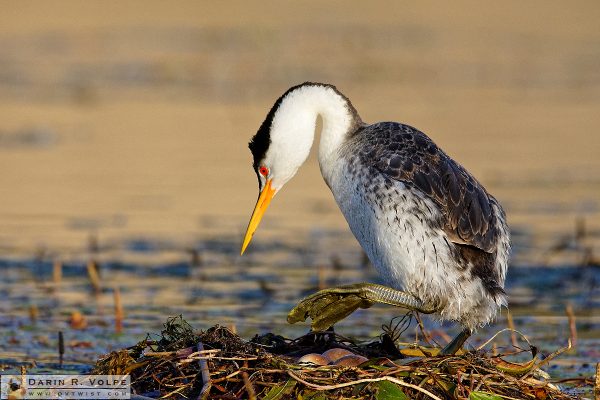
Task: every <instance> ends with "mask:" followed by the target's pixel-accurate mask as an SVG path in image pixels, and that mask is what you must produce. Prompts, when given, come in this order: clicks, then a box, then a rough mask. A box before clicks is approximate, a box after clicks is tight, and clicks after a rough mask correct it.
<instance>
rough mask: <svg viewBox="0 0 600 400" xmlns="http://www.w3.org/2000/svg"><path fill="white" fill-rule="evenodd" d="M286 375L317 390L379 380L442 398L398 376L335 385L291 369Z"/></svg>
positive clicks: (435, 397)
mask: <svg viewBox="0 0 600 400" xmlns="http://www.w3.org/2000/svg"><path fill="white" fill-rule="evenodd" d="M288 375H289V376H291V377H292V378H294V379H295V380H297V381H298V382H301V383H303V384H305V385H306V386H308V387H311V388H313V389H317V390H333V389H339V388H343V387H346V386H353V385H357V384H359V383H367V382H380V381H390V382H393V383H395V384H397V385H400V386H405V387H409V388H411V389H414V390H417V391H419V392H421V393H423V394H425V395H427V396H429V397H430V398H432V399H434V400H442V399H440V398H439V397H437V396H436V395H435V394H433V393H431V392H430V391H428V390H426V389H423V388H422V387H419V386H417V385H413V384H411V383H406V382H404V381H402V380H400V379H398V378H394V377H392V376H383V377H381V378H365V379H358V380H355V381H352V382H344V383H338V384H337V385H316V384H314V383H310V382H308V381H305V380H304V379H302V378H300V377H299V376H297V375H296V374H294V373H293V372H292V371H288Z"/></svg>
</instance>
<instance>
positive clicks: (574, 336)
mask: <svg viewBox="0 0 600 400" xmlns="http://www.w3.org/2000/svg"><path fill="white" fill-rule="evenodd" d="M565 311H566V313H567V318H568V319H569V331H570V333H571V342H572V343H573V346H577V324H576V322H575V313H574V312H573V306H572V305H571V304H567V306H566V307H565Z"/></svg>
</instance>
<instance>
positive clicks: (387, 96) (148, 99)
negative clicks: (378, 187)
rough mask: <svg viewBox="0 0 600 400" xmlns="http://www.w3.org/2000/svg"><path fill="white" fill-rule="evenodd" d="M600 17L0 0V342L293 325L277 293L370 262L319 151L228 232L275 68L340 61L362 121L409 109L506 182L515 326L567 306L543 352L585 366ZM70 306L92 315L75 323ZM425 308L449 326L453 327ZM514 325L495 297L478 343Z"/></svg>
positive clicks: (537, 327) (52, 356)
mask: <svg viewBox="0 0 600 400" xmlns="http://www.w3.org/2000/svg"><path fill="white" fill-rule="evenodd" d="M232 10H236V12H232ZM265 10H268V11H269V12H268V13H266V12H265ZM333 16H335V18H334V17H333ZM599 19H600V7H599V6H598V4H597V2H578V3H576V4H569V5H568V6H567V5H564V6H563V5H561V4H559V3H556V4H548V3H547V2H541V1H534V2H529V3H527V4H521V3H518V2H516V3H513V4H512V5H511V6H507V5H506V4H494V5H492V4H486V5H485V6H484V5H479V4H477V3H475V4H470V3H469V4H467V2H465V3H464V4H462V7H458V6H457V7H453V8H452V9H449V8H448V9H446V8H444V7H439V6H438V5H437V4H426V3H423V4H412V5H407V4H403V5H400V4H397V3H396V2H391V1H390V2H382V3H381V4H380V6H378V7H375V6H371V5H366V4H363V3H362V2H331V3H328V4H321V3H320V2H309V3H303V4H285V5H282V4H280V3H278V2H272V3H268V4H264V5H262V8H260V9H259V8H257V7H253V6H251V5H249V4H246V3H245V2H231V3H227V4H226V5H225V4H221V3H209V4H203V3H181V4H180V5H179V6H178V7H176V8H167V5H166V4H164V3H161V2H143V3H136V2H119V3H105V2H85V3H80V2H64V3H56V4H52V5H50V4H46V3H22V2H8V3H6V4H4V5H3V12H2V13H1V15H0V188H2V194H1V196H0V226H1V227H2V229H0V313H1V314H0V331H1V332H2V335H1V336H0V365H6V368H14V367H15V366H16V365H18V363H21V362H22V363H26V364H28V365H29V364H30V363H31V362H33V361H34V360H35V361H36V362H38V363H40V365H42V366H43V367H44V368H45V367H50V368H52V367H53V366H54V365H53V364H54V363H56V362H57V354H56V346H57V344H56V343H57V332H58V331H63V332H64V334H65V340H66V343H67V351H66V353H65V360H66V363H67V364H69V365H70V366H73V367H75V368H85V366H89V365H90V364H91V363H93V361H94V360H95V359H96V358H97V356H98V355H99V354H102V353H105V352H108V351H110V350H114V349H117V348H121V347H123V346H129V345H131V344H133V343H135V342H136V341H138V340H141V339H142V338H143V337H144V336H145V334H146V333H147V332H156V331H158V330H160V328H161V326H162V323H164V322H165V320H166V318H167V317H169V316H173V315H178V314H183V316H184V318H186V319H187V320H188V321H189V322H190V323H191V324H192V325H193V326H194V327H195V328H198V329H202V328H207V327H210V326H211V325H213V324H216V323H219V324H222V325H228V326H235V328H236V329H237V331H238V332H239V333H240V334H242V335H243V336H245V337H251V336H253V335H254V334H256V333H262V332H267V331H273V332H276V333H281V334H283V335H286V336H289V337H295V336H299V335H301V334H303V333H304V332H305V331H306V329H307V326H306V325H294V326H290V325H288V324H287V323H286V322H285V315H286V313H287V311H288V310H289V309H290V307H292V306H293V305H294V303H295V302H296V301H297V300H298V299H299V298H301V297H302V296H303V295H306V294H308V293H310V291H312V290H315V289H316V288H317V287H318V286H319V284H320V285H326V286H329V285H335V284H341V283H349V282H358V281H365V280H366V281H377V279H378V277H377V276H376V275H375V272H374V271H373V269H372V268H371V267H370V266H369V265H368V264H367V263H365V262H364V260H363V256H362V252H361V250H360V248H359V247H358V245H357V244H356V242H355V240H354V238H353V237H352V236H351V234H350V233H349V231H348V230H347V227H346V223H345V221H344V220H343V218H342V216H341V215H340V213H339V211H338V209H337V206H336V204H335V202H334V201H333V199H332V197H331V194H330V193H329V191H328V189H327V187H326V186H325V184H324V183H323V182H322V178H321V177H320V174H319V169H318V165H317V163H316V159H315V157H314V155H313V156H311V158H310V159H309V160H308V161H307V164H306V165H305V167H304V168H303V169H302V170H301V171H300V172H299V174H298V176H297V177H296V178H295V179H294V180H293V181H292V182H290V184H288V185H287V186H286V188H285V190H284V191H282V192H281V194H279V195H278V196H277V199H276V200H274V202H273V205H272V206H271V208H270V210H269V213H268V215H267V216H266V217H265V220H264V221H263V223H262V225H261V227H260V229H259V231H258V233H257V235H256V236H255V238H254V240H253V243H252V245H251V247H250V249H249V251H248V252H247V254H246V255H244V257H242V258H240V257H239V255H238V254H239V247H240V243H241V239H242V235H243V232H244V230H245V227H246V224H247V220H248V218H249V215H250V212H251V211H252V208H253V206H254V202H255V200H256V189H257V188H256V178H255V176H254V173H253V171H252V170H251V168H250V165H251V157H250V153H249V151H248V149H247V142H248V140H249V138H250V137H251V136H252V135H253V134H254V132H255V131H256V129H257V128H258V126H259V125H260V123H261V122H262V120H263V118H264V116H265V114H266V112H267V111H268V109H269V108H270V107H271V105H272V103H273V101H274V100H275V99H276V98H277V97H278V96H279V95H280V94H281V93H282V92H283V91H284V90H286V89H287V88H288V87H290V86H292V85H294V84H297V83H299V82H302V81H306V80H313V81H324V82H330V83H334V84H336V85H337V86H338V88H339V89H340V90H341V91H342V92H344V93H345V94H346V95H348V97H349V98H350V99H352V101H353V103H354V105H355V107H356V108H357V109H358V110H359V112H360V114H361V116H362V118H363V119H364V120H365V121H379V120H398V121H402V122H405V123H409V124H411V125H414V126H416V127H418V128H420V129H422V130H423V131H425V132H426V133H428V134H429V135H430V136H431V137H432V138H433V139H434V140H435V141H436V143H438V144H439V145H440V146H441V147H442V148H443V149H444V150H446V151H447V152H448V153H449V154H450V155H452V156H453V157H454V158H455V159H457V160H459V161H460V162H461V163H462V164H463V165H464V166H465V167H467V168H468V169H469V170H470V171H472V172H473V173H474V174H475V175H476V176H477V177H478V178H479V179H480V180H481V182H482V183H483V184H484V185H485V186H486V188H488V190H489V191H490V192H491V193H493V194H494V195H495V196H496V197H497V198H498V199H499V200H500V201H501V203H502V204H503V205H504V207H505V208H506V211H507V214H508V217H509V222H510V225H511V228H512V234H513V258H512V264H511V269H510V271H509V275H508V283H507V292H508V294H509V298H510V310H511V312H512V314H513V316H514V320H515V326H516V328H517V329H519V330H520V331H522V332H523V333H524V334H526V335H527V336H528V337H529V338H530V340H531V341H532V342H533V343H534V344H535V345H538V346H539V347H540V349H541V350H542V352H543V353H545V354H549V353H551V352H552V351H554V350H556V349H558V348H560V347H562V346H564V345H565V344H566V341H567V338H568V337H569V335H570V331H569V324H568V319H567V317H566V314H565V308H566V307H567V306H571V307H572V309H573V311H574V314H575V316H576V321H577V328H578V330H577V333H578V346H577V347H576V349H575V350H573V351H571V352H569V353H568V354H565V355H563V356H561V357H560V358H558V359H557V360H556V361H553V362H552V363H551V365H550V366H549V370H550V372H551V373H552V374H553V376H557V377H566V376H570V377H573V376H579V375H580V374H583V375H586V376H592V375H593V368H594V363H595V362H597V361H598V360H600V289H599V287H600V266H599V265H600V157H598V153H599V150H600V135H599V134H598V132H600V112H599V104H600V73H599V72H598V71H600V31H599V30H598V29H597V21H598V20H599ZM92 259H93V260H96V261H97V262H98V264H99V266H100V268H99V272H100V276H101V289H100V294H99V295H95V294H94V291H93V290H92V289H91V286H90V281H89V278H88V272H87V268H86V265H87V263H88V262H89V261H90V260H92ZM56 262H61V263H62V265H63V268H62V279H61V282H60V287H55V285H54V284H53V276H52V274H53V264H54V263H56ZM115 287H118V288H119V289H120V291H121V295H122V300H123V305H124V308H125V314H126V317H125V321H124V332H123V333H122V334H120V335H116V334H114V329H113V325H114V322H113V290H114V288H115ZM32 310H33V311H32ZM76 311H77V312H81V313H83V315H84V316H85V318H86V320H87V327H85V329H74V328H72V327H71V326H70V325H69V319H70V318H71V315H72V313H73V312H76ZM32 312H33V313H34V314H35V315H36V316H37V317H36V318H35V321H33V320H32V319H31V316H30V314H31V313H32ZM397 314H398V310H396V309H392V308H389V307H375V308H373V309H370V310H366V311H360V312H357V313H355V314H354V315H353V316H352V317H351V318H349V319H348V320H347V321H344V322H342V323H341V324H340V325H339V327H338V330H339V331H340V332H341V333H343V334H345V335H349V336H357V337H361V338H369V337H374V336H376V335H377V334H378V333H379V332H380V326H381V324H383V323H386V322H387V321H389V320H390V319H391V318H392V317H394V316H395V315H397ZM426 323H427V326H428V327H429V328H430V329H432V330H434V335H437V336H436V337H437V338H438V339H439V340H440V341H442V342H443V334H442V333H441V332H445V333H448V334H450V335H451V334H454V333H455V332H456V331H457V327H455V326H452V325H448V326H443V327H440V326H439V325H438V324H436V323H435V322H433V321H429V320H427V321H426ZM506 325H507V321H506V310H503V313H502V315H500V316H499V318H498V320H497V321H496V323H494V324H493V325H492V326H490V327H488V328H486V329H483V330H482V331H481V332H480V333H478V334H477V335H476V336H475V337H473V338H472V340H471V341H470V343H471V344H472V345H477V344H478V343H482V342H483V341H484V340H485V339H487V338H488V337H489V336H490V335H491V334H492V333H493V332H495V331H497V330H498V329H500V328H503V327H505V326H506ZM436 332H437V333H436ZM412 335H414V330H412V328H411V329H410V330H409V331H407V333H406V339H407V340H410V338H411V337H412ZM498 343H499V344H503V343H504V344H506V343H507V338H506V337H501V338H500V339H499V342H498ZM553 371H554V372H553Z"/></svg>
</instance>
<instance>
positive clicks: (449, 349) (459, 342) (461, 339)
mask: <svg viewBox="0 0 600 400" xmlns="http://www.w3.org/2000/svg"><path fill="white" fill-rule="evenodd" d="M471 334H472V332H471V330H470V329H469V328H465V329H463V330H462V331H461V332H460V333H459V334H458V335H456V337H455V338H454V339H452V341H450V343H448V344H447V345H446V347H444V348H443V349H442V350H441V351H440V352H439V355H441V356H449V355H453V354H455V353H456V352H457V351H458V350H460V349H461V347H462V346H463V344H465V341H466V340H467V339H468V338H469V336H471Z"/></svg>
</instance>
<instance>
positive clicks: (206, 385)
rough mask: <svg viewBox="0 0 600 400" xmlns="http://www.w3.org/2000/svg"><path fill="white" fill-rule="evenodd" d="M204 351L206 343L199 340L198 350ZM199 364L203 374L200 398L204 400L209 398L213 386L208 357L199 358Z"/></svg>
mask: <svg viewBox="0 0 600 400" xmlns="http://www.w3.org/2000/svg"><path fill="white" fill-rule="evenodd" d="M203 351H204V345H203V344H202V342H198V352H203ZM198 364H199V365H200V373H201V374H202V384H203V386H202V390H200V394H199V395H198V399H200V400H204V399H207V398H208V396H209V394H210V388H211V387H212V382H211V380H210V370H209V369H208V363H207V362H206V359H204V358H201V359H199V360H198Z"/></svg>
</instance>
